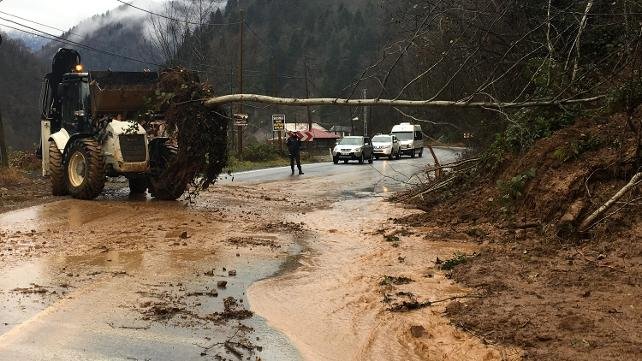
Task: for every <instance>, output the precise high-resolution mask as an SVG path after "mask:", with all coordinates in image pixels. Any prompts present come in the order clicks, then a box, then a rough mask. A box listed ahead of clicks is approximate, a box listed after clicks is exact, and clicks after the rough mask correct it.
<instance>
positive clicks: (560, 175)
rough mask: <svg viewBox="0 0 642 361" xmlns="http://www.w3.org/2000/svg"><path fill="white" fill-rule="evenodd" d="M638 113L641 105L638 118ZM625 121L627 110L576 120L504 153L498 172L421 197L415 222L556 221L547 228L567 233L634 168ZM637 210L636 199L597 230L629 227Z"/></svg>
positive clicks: (464, 177) (531, 223)
mask: <svg viewBox="0 0 642 361" xmlns="http://www.w3.org/2000/svg"><path fill="white" fill-rule="evenodd" d="M640 118H642V107H641V108H638V111H637V112H636V113H635V115H634V117H633V120H634V121H636V122H637V121H639V119H640ZM627 123H628V121H627V115H626V114H616V115H613V116H609V117H605V116H604V117H595V118H584V119H578V120H577V121H576V122H575V124H574V125H572V126H570V127H568V128H564V129H562V130H559V131H557V132H556V133H554V134H552V135H551V136H550V137H548V138H544V139H541V140H540V141H538V142H536V143H535V144H534V145H533V147H531V148H530V149H529V150H528V152H526V153H525V154H521V155H508V156H506V158H505V159H504V161H503V163H502V165H501V166H500V167H499V170H498V171H496V172H495V173H493V174H484V172H483V171H482V172H480V174H476V175H474V176H471V175H470V174H465V175H462V177H460V179H457V180H456V181H455V183H454V184H452V185H451V186H450V187H448V188H447V189H445V190H444V191H441V192H440V193H435V194H432V195H431V196H428V197H424V199H422V200H420V199H419V198H417V199H416V200H415V204H416V205H417V206H419V207H420V208H423V209H425V210H429V212H428V213H427V214H425V215H422V216H420V217H418V219H417V220H418V221H421V220H422V219H423V220H429V219H430V220H434V221H437V222H439V221H441V220H445V221H447V222H451V221H452V220H453V219H455V220H459V221H463V222H475V223H479V222H500V223H502V224H504V225H509V224H510V225H513V226H517V227H518V228H520V227H522V228H530V227H529V226H532V227H535V226H542V225H554V226H555V227H552V228H551V227H549V231H553V230H555V231H556V232H557V233H558V235H561V236H563V237H564V236H567V235H568V234H569V233H572V231H574V230H575V229H576V228H577V226H578V223H579V222H580V221H581V220H582V219H584V218H585V217H586V216H587V215H588V214H590V213H591V212H593V211H594V210H595V209H597V208H598V207H599V206H601V205H602V204H603V203H604V202H605V201H606V200H608V199H609V198H610V197H611V196H612V195H613V194H614V193H615V192H616V191H617V190H619V189H620V188H621V187H622V186H624V185H625V184H626V183H627V182H628V180H629V179H630V178H631V177H632V176H633V175H634V174H635V173H636V168H635V153H636V146H637V142H636V134H635V133H634V132H633V131H631V130H630V128H629V126H628V124H627ZM471 178H472V179H471ZM636 194H638V195H639V192H637V193H636V192H633V193H632V194H631V195H630V196H629V197H627V198H626V199H624V200H623V201H624V202H626V201H627V199H628V200H632V199H635V198H636ZM616 208H617V207H616ZM634 209H637V211H635V210H634ZM638 212H639V207H638V208H636V205H635V202H632V203H631V204H629V205H627V207H626V209H623V212H620V213H617V214H613V215H612V216H611V218H610V220H611V221H609V222H600V223H599V224H598V225H597V226H596V227H594V230H595V231H596V232H601V233H602V234H604V233H608V232H612V231H613V230H614V229H615V228H618V229H620V228H622V226H623V225H624V224H623V223H626V227H625V228H628V227H631V224H632V223H631V222H633V221H635V219H634V218H635V217H631V215H632V214H635V213H638ZM560 232H561V233H560Z"/></svg>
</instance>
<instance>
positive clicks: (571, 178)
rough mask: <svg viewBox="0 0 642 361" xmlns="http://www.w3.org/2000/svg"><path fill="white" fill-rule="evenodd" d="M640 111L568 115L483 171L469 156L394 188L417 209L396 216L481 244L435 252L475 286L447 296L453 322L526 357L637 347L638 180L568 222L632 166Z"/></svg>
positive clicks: (641, 274) (613, 355)
mask: <svg viewBox="0 0 642 361" xmlns="http://www.w3.org/2000/svg"><path fill="white" fill-rule="evenodd" d="M629 115H630V117H629ZM641 120H642V107H638V108H637V110H635V111H634V112H632V113H630V114H626V113H618V114H612V115H609V116H606V115H596V116H592V117H583V118H579V119H576V120H575V122H574V124H572V125H570V126H568V127H566V128H563V129H560V130H558V131H555V132H554V133H552V134H551V135H550V136H548V137H545V138H542V139H540V140H538V141H536V142H535V143H534V144H533V145H532V146H531V147H530V148H529V149H528V150H527V151H525V152H523V153H517V154H506V155H505V156H504V157H503V159H502V160H501V162H500V164H499V166H498V167H497V168H496V169H495V170H494V171H492V172H489V171H488V170H487V169H485V168H484V164H483V161H484V158H483V157H480V159H479V160H477V161H470V162H469V163H466V164H465V166H463V167H461V168H467V169H466V170H462V172H461V174H459V175H457V174H456V172H451V173H447V174H445V175H444V176H443V178H441V179H439V180H436V181H434V182H433V183H432V184H438V182H442V184H444V183H443V182H444V179H446V180H448V182H447V183H445V184H446V185H445V186H442V187H441V188H438V189H436V190H434V191H432V190H430V191H426V189H428V188H427V187H429V186H430V185H427V186H423V188H422V189H415V190H412V191H410V192H409V193H407V194H404V195H401V196H400V197H399V199H403V200H410V201H411V202H412V203H414V205H415V206H417V207H419V208H420V209H423V210H425V211H426V212H425V213H422V214H417V215H413V216H410V217H407V218H405V219H403V220H399V222H400V223H403V224H405V225H411V226H415V227H418V229H424V230H425V237H424V238H425V239H426V240H427V241H430V240H440V239H444V238H448V237H456V239H458V240H461V241H469V242H477V243H480V244H482V247H481V249H480V250H479V251H478V252H477V253H476V254H475V257H464V256H461V257H459V258H458V257H457V256H456V257H455V258H453V259H452V260H450V262H448V267H444V264H443V263H442V269H445V270H448V272H449V273H448V274H449V276H450V277H452V278H453V279H454V280H456V281H458V282H461V283H463V284H464V285H466V286H467V287H470V288H472V289H473V290H474V291H475V293H477V294H480V295H483V297H481V298H474V299H470V300H466V301H454V302H451V303H450V304H449V306H448V307H447V315H448V317H449V318H450V319H451V321H452V322H453V323H454V324H455V325H457V326H459V327H461V328H462V329H464V330H467V331H470V332H472V333H474V334H475V335H478V336H479V337H481V338H482V339H483V340H485V341H486V342H489V343H500V344H504V345H509V346H516V347H518V348H521V349H523V350H524V356H525V359H527V360H570V359H572V360H587V361H588V360H597V359H612V360H616V359H617V360H629V359H636V358H637V357H638V355H640V354H641V353H642V340H641V339H640V338H639V335H638V332H637V330H639V325H640V323H641V322H642V309H641V308H640V307H639V300H640V299H642V290H641V289H640V287H639V285H640V284H642V262H641V260H642V212H641V211H642V201H641V199H642V192H641V191H642V190H641V189H640V188H641V187H639V186H638V187H636V188H634V189H633V190H632V191H630V192H628V193H627V194H626V196H625V197H623V198H622V199H620V201H619V202H618V203H617V204H616V205H615V206H614V207H613V208H612V209H610V210H609V211H608V212H606V213H605V217H603V218H602V219H601V220H600V221H599V222H598V223H597V224H594V225H593V226H592V227H591V228H590V229H589V231H588V232H586V233H581V232H578V225H579V224H580V223H581V222H582V220H583V219H585V217H586V216H587V215H589V214H591V213H592V212H593V211H595V210H596V209H597V208H598V207H600V206H601V205H602V204H604V203H605V202H606V201H607V200H608V199H609V198H611V197H612V196H613V195H614V194H615V193H616V192H617V191H618V190H620V189H621V188H622V187H623V186H624V185H626V184H627V183H628V181H629V180H630V179H631V177H632V176H633V175H634V174H635V173H636V172H637V166H638V164H637V163H636V162H637V159H636V154H637V152H638V146H639V144H638V137H637V134H636V132H635V131H633V130H632V129H631V124H640V121H641ZM471 164H475V166H474V167H473V168H472V169H471V168H470V166H471ZM421 192H423V194H422V195H421V196H419V195H418V194H420V193H421ZM406 303H407V304H408V303H409V305H406V304H404V303H403V302H402V303H401V305H402V306H401V308H403V307H404V306H410V305H415V302H413V299H412V298H411V297H409V300H406ZM417 304H420V302H417Z"/></svg>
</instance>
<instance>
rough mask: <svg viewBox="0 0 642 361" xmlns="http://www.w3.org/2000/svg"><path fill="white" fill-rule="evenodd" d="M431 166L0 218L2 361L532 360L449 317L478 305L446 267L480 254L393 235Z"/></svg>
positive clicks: (117, 191) (379, 165) (71, 204)
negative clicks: (451, 304) (401, 200)
mask: <svg viewBox="0 0 642 361" xmlns="http://www.w3.org/2000/svg"><path fill="white" fill-rule="evenodd" d="M437 153H438V156H439V158H440V160H441V161H442V162H445V161H448V160H452V159H454V158H455V157H456V155H457V151H456V150H453V149H438V150H437ZM427 162H429V159H428V158H426V157H424V158H422V159H402V160H398V161H376V162H375V163H374V164H373V165H372V166H371V165H357V164H348V165H343V164H340V165H336V166H335V165H332V164H315V165H305V166H304V171H305V173H306V174H305V175H304V176H302V177H299V176H294V177H291V176H289V168H277V169H269V170H262V171H253V172H246V173H241V174H236V175H235V176H234V178H233V179H232V177H228V178H227V179H224V180H222V181H221V182H220V183H218V184H217V185H216V186H214V187H212V189H211V190H210V191H208V192H204V193H202V194H201V195H200V196H199V197H198V198H197V199H196V201H195V202H194V203H193V204H186V203H184V202H157V201H152V200H149V199H147V198H145V197H142V198H129V196H128V193H127V190H126V184H124V183H123V184H121V185H119V184H115V185H113V186H112V187H111V190H110V191H108V192H106V194H105V195H104V196H102V197H101V198H99V199H97V200H95V201H89V202H85V201H78V200H72V199H61V200H58V201H55V202H51V203H47V204H44V205H39V206H34V207H30V208H25V209H20V210H15V211H11V212H6V213H1V214H0V270H1V273H0V360H207V359H212V360H225V359H228V360H241V359H244V360H246V359H251V360H425V359H431V360H432V359H435V360H440V359H448V360H475V359H478V360H491V359H506V358H515V357H518V354H519V352H518V351H516V350H503V349H499V348H496V347H492V346H489V345H484V344H482V343H481V342H480V341H479V340H478V339H476V338H474V337H472V336H470V335H468V334H465V333H463V332H461V331H459V330H457V329H455V328H454V327H453V326H451V325H449V323H448V321H447V320H446V319H445V318H444V317H443V315H442V313H443V307H444V306H445V304H446V303H447V302H445V301H441V300H447V299H449V298H453V297H454V298H457V297H462V296H466V295H468V292H467V290H464V289H461V288H460V287H458V286H457V285H455V284H453V283H452V282H451V281H449V280H448V279H446V278H445V277H444V276H443V274H441V273H440V272H439V271H437V270H436V269H435V267H434V260H435V259H436V258H437V257H441V258H442V259H444V258H448V257H449V256H452V254H453V253H454V252H456V251H464V252H472V249H471V245H469V244H462V243H459V242H456V239H457V235H446V234H442V235H439V234H434V232H433V233H431V232H430V229H428V228H429V227H428V228H427V229H424V230H417V229H413V230H409V229H404V228H401V227H400V226H398V225H396V224H395V223H394V221H393V219H394V218H395V217H398V216H403V215H405V214H408V213H409V212H412V211H410V210H406V209H401V208H399V206H397V205H393V204H390V203H387V202H385V201H384V196H385V193H388V192H393V191H395V190H398V189H401V188H403V187H405V186H407V184H406V182H407V181H408V179H409V177H410V176H411V175H413V174H414V173H416V172H417V171H418V170H419V169H420V168H421V166H422V165H425V164H426V163H427ZM411 181H412V180H411ZM426 234H433V236H431V238H430V239H428V238H427V237H426ZM435 301H441V302H435ZM432 302H434V304H433V303H432ZM415 308H416V309H415ZM409 309H411V310H409Z"/></svg>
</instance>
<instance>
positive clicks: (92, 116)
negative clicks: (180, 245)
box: [41, 48, 187, 200]
mask: <svg viewBox="0 0 642 361" xmlns="http://www.w3.org/2000/svg"><path fill="white" fill-rule="evenodd" d="M158 81H159V74H158V73H156V72H149V71H145V72H115V71H89V72H85V71H84V69H83V66H82V63H81V57H80V54H79V53H78V52H77V51H75V50H72V49H65V48H63V49H60V50H58V52H57V53H56V55H55V56H54V58H53V62H52V71H51V73H49V74H47V75H46V76H45V77H44V80H43V86H42V95H41V107H42V112H41V113H42V114H41V154H42V171H43V175H44V176H49V178H50V180H51V190H52V193H53V195H55V196H63V195H71V196H72V197H74V198H78V199H94V198H96V197H97V196H98V195H100V194H101V192H102V191H103V188H104V186H105V181H106V177H118V176H124V177H126V178H127V179H128V181H129V189H130V191H131V193H145V192H146V191H147V190H149V193H150V194H151V196H152V197H155V198H158V199H163V200H175V199H177V198H179V197H180V196H181V195H182V194H183V193H184V192H185V190H186V188H187V184H185V183H181V181H180V180H174V181H169V182H168V181H167V177H168V176H167V174H164V172H165V170H166V169H167V168H168V166H169V165H170V164H171V162H172V161H173V160H174V159H175V158H176V156H177V147H176V145H175V142H174V141H172V139H171V137H170V136H169V135H168V134H167V133H168V130H167V129H165V128H164V125H163V124H164V123H163V121H162V114H155V115H153V118H154V120H153V121H151V122H148V121H146V122H145V127H143V125H141V124H140V123H139V122H138V121H137V120H136V119H138V118H137V117H138V115H139V114H140V113H141V112H144V111H145V105H146V101H147V100H148V99H149V97H150V96H151V95H153V94H154V91H155V87H156V85H157V83H158ZM161 178H163V179H162V181H161Z"/></svg>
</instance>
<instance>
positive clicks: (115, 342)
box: [0, 148, 461, 361]
mask: <svg viewBox="0 0 642 361" xmlns="http://www.w3.org/2000/svg"><path fill="white" fill-rule="evenodd" d="M435 151H436V153H437V157H438V158H439V160H440V162H442V163H446V162H449V161H452V160H454V159H455V158H456V157H457V154H458V152H459V151H461V150H456V149H455V150H453V149H445V148H444V149H440V148H437V149H435ZM429 163H432V158H431V157H430V154H429V152H428V151H424V157H423V158H414V159H411V158H407V157H405V158H402V159H400V160H392V161H388V160H380V161H374V163H373V164H367V163H366V164H358V163H356V162H350V163H348V164H343V163H340V164H338V165H334V164H332V163H317V164H304V165H303V171H304V172H305V175H303V176H301V177H300V176H298V175H295V176H290V169H289V167H288V166H286V167H279V168H272V169H265V170H257V171H249V172H241V173H236V174H234V175H233V178H232V177H227V179H223V180H222V181H221V182H220V186H226V185H234V184H236V185H243V186H246V187H253V186H254V185H260V184H265V183H275V184H278V185H279V186H282V187H283V188H284V191H285V192H287V188H288V187H289V186H293V187H294V186H295V183H296V181H298V180H301V179H303V178H305V179H306V180H308V182H307V183H306V184H307V185H308V186H310V185H311V188H310V191H311V192H310V193H313V194H315V195H316V196H317V197H318V196H319V194H323V195H324V196H325V197H326V198H330V199H335V200H337V201H340V200H342V199H351V198H366V197H372V196H376V195H381V194H384V193H387V192H394V191H396V190H399V189H402V188H404V187H406V186H408V184H413V183H417V182H419V181H420V179H418V178H417V177H416V175H417V174H418V173H420V170H421V169H422V168H423V167H424V166H425V165H427V164H429ZM290 182H292V183H290ZM125 186H126V184H125ZM315 187H316V189H314V188H315ZM313 190H314V192H312V191H313ZM119 197H120V198H119ZM115 198H116V199H115V200H114V199H106V200H100V199H99V200H97V201H93V202H80V201H75V200H70V199H69V200H62V201H59V202H55V203H50V204H46V205H40V206H35V207H31V208H28V209H24V210H17V211H13V212H8V213H4V214H0V233H3V232H5V233H7V235H8V237H9V238H11V237H16V238H17V239H20V242H22V243H23V246H24V247H33V246H34V243H35V242H34V241H33V238H35V237H28V236H26V234H27V233H28V232H30V230H31V229H34V230H35V231H36V233H37V234H38V237H40V234H41V233H42V239H44V240H47V241H48V242H49V244H51V243H52V241H51V240H50V238H51V237H53V238H59V239H60V240H61V241H62V242H65V239H64V237H69V238H70V242H71V239H72V238H73V239H76V241H78V240H80V241H82V239H83V237H84V238H86V239H92V240H94V241H96V242H97V243H98V244H100V242H101V237H103V239H104V242H105V244H109V242H112V241H113V240H114V238H117V239H118V241H117V242H116V243H117V244H127V243H128V242H132V244H136V245H137V247H138V248H137V249H128V248H127V246H115V247H114V248H115V249H117V250H113V249H108V248H107V247H106V248H105V250H104V251H103V250H100V249H99V250H98V251H93V252H91V253H90V254H87V255H80V256H77V255H76V256H66V255H64V252H63V255H60V254H56V253H57V252H56V250H55V249H54V250H53V251H52V252H51V253H52V254H51V255H47V254H46V253H42V254H39V255H38V256H35V257H32V258H27V259H26V260H25V259H22V260H20V261H19V262H15V263H14V262H12V263H11V264H4V265H2V267H1V269H0V270H1V274H0V361H2V360H202V359H213V358H212V357H213V356H214V355H215V354H216V353H215V351H216V350H213V351H212V352H210V353H208V354H206V355H201V354H199V352H200V351H201V350H202V347H200V345H208V344H215V343H216V342H221V341H224V340H225V339H227V338H229V337H231V336H233V335H234V334H235V332H236V331H235V329H234V328H233V327H232V326H231V325H214V326H212V325H208V324H207V323H205V324H203V323H202V322H200V320H191V319H185V320H184V322H183V319H182V318H180V317H176V318H175V319H179V321H174V320H175V319H172V321H165V322H149V321H147V320H144V319H143V320H141V315H140V309H139V308H140V307H141V306H140V304H141V302H142V301H141V299H142V300H143V301H144V302H161V301H162V302H166V301H167V299H171V300H173V301H172V302H174V301H175V300H178V301H176V302H174V303H170V306H175V305H178V306H181V307H182V306H185V307H189V308H190V309H192V310H196V311H199V310H200V311H202V312H201V313H202V314H207V313H211V312H212V311H221V308H222V306H221V301H222V298H223V297H227V296H234V297H236V298H238V299H239V300H243V301H245V303H247V299H246V297H245V293H244V291H245V289H247V287H249V286H250V285H251V284H252V283H253V282H255V281H257V280H259V279H262V278H265V277H269V276H270V275H271V274H274V273H275V272H277V271H278V270H279V269H280V267H281V266H282V264H283V263H285V262H287V260H288V259H289V258H290V257H292V256H294V255H296V254H297V252H300V248H297V247H296V245H294V247H288V248H287V249H284V250H282V251H281V252H279V253H278V254H277V256H276V257H275V256H274V254H268V253H266V254H256V250H255V251H253V252H254V253H252V252H250V253H248V254H244V253H242V254H241V257H239V255H238V253H237V252H238V251H237V250H235V249H230V248H229V247H227V248H226V247H222V246H217V245H216V244H215V243H212V245H210V246H205V245H200V244H198V243H196V244H194V242H193V240H195V239H197V238H198V237H199V234H198V233H199V231H201V232H202V233H203V234H204V237H207V235H209V234H216V233H220V234H225V235H229V234H232V233H233V232H234V231H235V229H234V225H233V224H219V225H217V224H216V222H214V224H213V225H205V222H207V223H210V222H209V221H208V218H207V217H209V216H208V215H207V216H202V220H203V222H204V223H203V225H202V227H201V228H200V229H199V227H197V226H195V225H194V227H195V228H194V229H193V230H190V238H191V237H192V232H193V233H194V237H195V238H193V239H192V243H190V244H189V245H188V246H187V247H186V248H184V249H181V250H178V249H177V250H173V249H171V247H170V248H169V250H168V249H167V248H162V247H156V246H155V244H157V243H166V242H168V241H167V240H166V238H167V236H166V235H165V229H163V231H162V232H157V231H156V227H157V226H158V229H159V230H160V229H161V227H162V225H164V224H166V223H168V221H167V220H171V221H173V222H175V223H176V224H177V225H186V224H188V223H189V222H193V221H194V219H193V218H196V219H197V220H198V219H201V218H199V217H201V215H199V214H198V212H196V211H191V213H190V211H189V210H185V209H184V208H182V207H181V206H177V205H175V204H171V203H170V204H165V203H159V202H149V201H147V202H145V201H143V202H142V203H141V202H131V201H128V200H127V192H126V190H122V191H118V192H116V194H115ZM198 223H199V225H200V224H201V223H200V221H199V222H198ZM143 224H145V225H149V226H148V227H147V228H145V227H143V226H141V225H143ZM189 224H190V226H192V224H191V223H189ZM178 228H180V227H178ZM128 229H135V231H134V232H133V233H134V234H131V235H129V234H128V235H122V234H120V231H121V230H128ZM17 230H20V232H18V233H19V234H18V235H15V234H14V235H13V236H11V235H9V233H11V232H12V231H14V232H17ZM31 232H33V231H31ZM137 232H138V233H137ZM136 233H137V234H136ZM155 233H156V234H155ZM168 233H169V232H168ZM48 237H50V238H48ZM206 239H207V238H206ZM134 240H137V241H136V242H139V243H142V244H143V246H140V244H139V243H135V242H134ZM38 242H40V240H39V241H38ZM53 242H54V243H55V241H53ZM205 243H206V242H205ZM43 244H44V243H43ZM11 247H13V248H14V249H15V248H16V246H15V243H14V245H11V246H9V245H8V244H4V245H3V248H2V250H3V252H6V253H9V252H10V251H11ZM109 248H112V247H111V246H110V247H109ZM7 250H8V251H7ZM250 250H251V249H250ZM3 260H4V259H3ZM222 266H227V267H228V268H234V269H238V270H239V274H238V277H236V278H234V279H233V282H230V285H229V286H228V288H227V289H226V290H219V293H220V297H219V298H216V299H209V298H206V297H205V298H203V297H200V298H186V297H183V294H185V293H186V292H188V291H203V290H205V289H207V288H208V287H210V288H211V287H212V286H211V284H212V281H213V279H212V278H211V277H205V276H203V275H204V273H205V272H206V271H208V270H212V269H220V268H222ZM208 267H209V268H208ZM218 272H219V273H220V274H221V275H223V276H224V273H223V272H221V271H220V270H219V271H218ZM41 286H44V288H42V289H45V290H46V291H43V292H44V293H41V292H40V290H41V288H38V287H41ZM18 289H24V290H25V291H16V290H18ZM61 295H62V297H61ZM168 295H169V296H168ZM161 296H162V297H165V298H161ZM181 297H182V298H181ZM150 300H151V301H150ZM186 324H187V325H186ZM246 324H247V325H248V326H250V327H252V328H253V329H254V331H252V334H251V337H252V338H256V339H257V340H259V339H260V341H258V342H259V343H260V345H261V346H262V347H263V349H262V352H261V353H260V354H259V356H260V357H261V359H262V360H297V359H299V355H298V354H297V351H296V350H295V349H294V348H293V347H292V346H291V345H290V344H289V343H288V340H287V338H285V337H284V336H283V335H282V334H281V333H279V332H276V331H274V330H272V329H271V328H270V327H269V326H268V324H267V323H266V322H265V320H263V319H262V318H260V317H258V316H255V317H253V318H252V319H250V320H248V321H246ZM224 351H225V350H222V351H221V352H223V354H225V353H224ZM231 359H234V358H231Z"/></svg>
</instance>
